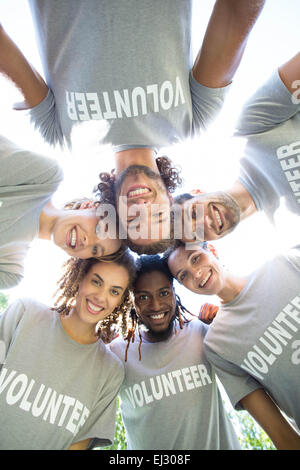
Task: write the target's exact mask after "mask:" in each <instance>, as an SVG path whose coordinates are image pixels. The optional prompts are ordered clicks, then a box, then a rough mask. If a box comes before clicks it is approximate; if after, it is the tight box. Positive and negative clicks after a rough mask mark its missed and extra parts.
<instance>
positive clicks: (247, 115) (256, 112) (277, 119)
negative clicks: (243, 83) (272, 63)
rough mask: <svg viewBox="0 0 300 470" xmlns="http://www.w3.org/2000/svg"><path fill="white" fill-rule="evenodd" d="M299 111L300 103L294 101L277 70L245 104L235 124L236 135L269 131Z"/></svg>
mask: <svg viewBox="0 0 300 470" xmlns="http://www.w3.org/2000/svg"><path fill="white" fill-rule="evenodd" d="M299 111H300V104H295V103H294V102H293V100H292V95H291V93H290V92H289V90H288V89H287V88H286V86H285V85H284V83H283V82H282V80H281V78H280V76H279V74H278V70H276V71H274V72H273V74H272V75H271V77H270V78H269V80H268V81H267V82H266V83H264V84H263V85H262V86H261V87H260V88H259V89H258V90H257V91H256V92H255V93H254V95H253V96H252V97H251V98H250V99H249V100H248V101H247V102H246V103H245V104H244V106H243V110H242V113H241V115H240V116H239V118H238V120H237V124H236V126H235V127H236V130H235V135H236V136H246V135H250V134H259V133H261V132H265V131H268V130H270V129H272V128H274V127H275V126H277V125H279V124H281V123H282V122H285V121H287V120H288V119H290V118H291V117H293V116H294V115H295V114H296V113H298V112H299Z"/></svg>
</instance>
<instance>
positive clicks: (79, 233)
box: [52, 208, 121, 259]
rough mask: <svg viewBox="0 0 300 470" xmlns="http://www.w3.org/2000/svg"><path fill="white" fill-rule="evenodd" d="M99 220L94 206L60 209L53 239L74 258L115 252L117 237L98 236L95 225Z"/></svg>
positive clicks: (118, 241) (118, 242)
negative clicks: (103, 237) (101, 237)
mask: <svg viewBox="0 0 300 470" xmlns="http://www.w3.org/2000/svg"><path fill="white" fill-rule="evenodd" d="M101 222H102V221H101V220H100V222H99V217H98V216H96V208H91V209H80V210H65V211H62V212H61V215H60V216H59V217H58V219H57V221H56V223H55V225H54V228H53V231H52V236H53V241H54V243H55V244H56V245H58V246H59V247H60V248H62V249H63V250H64V251H66V253H68V255H70V256H75V257H76V258H82V259H86V258H91V257H100V256H104V255H109V254H111V253H115V252H116V251H117V250H118V249H119V248H120V246H121V242H120V240H119V239H117V238H105V239H100V238H98V236H97V234H96V227H97V224H98V223H101Z"/></svg>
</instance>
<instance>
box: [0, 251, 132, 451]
mask: <svg viewBox="0 0 300 470" xmlns="http://www.w3.org/2000/svg"><path fill="white" fill-rule="evenodd" d="M134 275H135V267H134V261H133V258H132V256H131V255H130V254H129V253H128V252H126V253H125V254H124V255H123V256H122V257H120V258H119V259H118V260H116V261H114V262H110V263H108V262H103V261H102V262H101V261H99V260H97V259H92V258H90V259H86V260H82V259H75V258H71V259H69V260H68V261H67V262H66V264H65V271H64V274H63V276H62V278H61V279H60V281H59V288H58V293H57V298H56V302H55V306H54V308H48V307H47V306H45V305H43V304H40V303H38V302H36V301H34V300H32V299H21V300H17V301H16V302H14V303H13V304H12V305H10V306H9V307H8V309H7V310H6V311H5V312H4V313H3V315H2V316H1V319H0V364H3V367H2V365H1V366H0V371H1V372H0V422H1V426H0V448H1V449H6V450H8V449H12V450H21V449H26V450H29V449H32V450H46V449H50V450H63V449H70V450H79V449H87V448H88V449H91V448H93V447H95V446H106V445H110V444H111V442H112V441H113V437H114V426H115V411H116V403H115V400H116V396H117V393H118V390H119V387H120V385H121V383H122V381H123V378H124V370H123V366H122V364H121V362H120V361H119V360H118V359H117V358H116V357H115V356H114V355H113V354H112V353H111V352H110V351H109V349H108V348H107V347H106V345H105V344H104V342H108V341H110V340H111V339H112V337H114V336H115V334H116V329H119V331H120V333H121V334H123V335H124V337H127V334H128V332H127V330H129V329H131V327H132V325H131V321H130V311H131V293H130V289H131V284H132V281H133V278H134ZM101 338H103V340H104V342H103V340H102V339H101ZM1 367H2V368H1ZM4 423H5V425H4Z"/></svg>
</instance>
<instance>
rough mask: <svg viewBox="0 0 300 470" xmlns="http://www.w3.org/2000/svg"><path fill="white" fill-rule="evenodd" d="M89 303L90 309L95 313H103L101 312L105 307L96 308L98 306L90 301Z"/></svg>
mask: <svg viewBox="0 0 300 470" xmlns="http://www.w3.org/2000/svg"><path fill="white" fill-rule="evenodd" d="M87 303H88V306H89V308H90V309H91V310H93V312H101V310H103V307H96V305H95V304H92V303H91V302H90V301H89V300H88V301H87Z"/></svg>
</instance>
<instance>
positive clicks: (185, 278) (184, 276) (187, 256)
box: [166, 242, 225, 295]
mask: <svg viewBox="0 0 300 470" xmlns="http://www.w3.org/2000/svg"><path fill="white" fill-rule="evenodd" d="M166 260H167V262H168V266H169V269H170V271H171V273H172V275H173V276H174V278H175V279H176V280H177V281H178V282H179V283H180V284H182V285H183V286H184V287H186V288H187V289H189V290H190V291H192V292H195V293H196V294H203V295H218V293H219V292H220V291H221V289H222V288H223V287H224V272H225V271H224V268H223V266H222V265H221V264H220V262H219V260H218V258H217V255H216V251H215V249H214V247H213V246H212V245H210V244H208V243H206V242H204V243H203V244H202V243H198V244H195V246H194V248H193V249H187V248H186V247H185V245H184V244H183V243H182V244H179V245H178V246H177V247H176V248H175V249H174V250H172V251H170V253H167V255H166Z"/></svg>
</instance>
